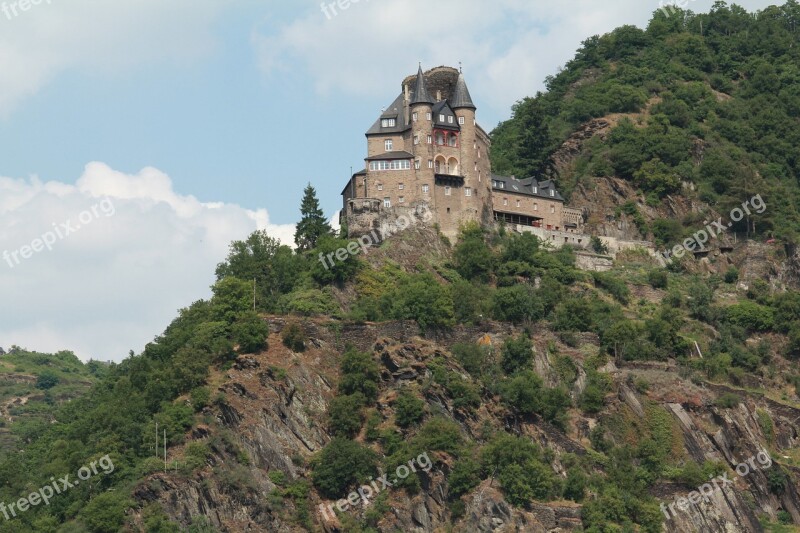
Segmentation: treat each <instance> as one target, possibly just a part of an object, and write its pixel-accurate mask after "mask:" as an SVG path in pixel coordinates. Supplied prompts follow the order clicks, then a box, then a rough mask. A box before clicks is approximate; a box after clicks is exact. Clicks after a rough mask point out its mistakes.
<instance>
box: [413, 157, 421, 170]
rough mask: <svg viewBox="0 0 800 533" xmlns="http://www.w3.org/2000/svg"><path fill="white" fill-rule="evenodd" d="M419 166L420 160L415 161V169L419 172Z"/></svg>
mask: <svg viewBox="0 0 800 533" xmlns="http://www.w3.org/2000/svg"><path fill="white" fill-rule="evenodd" d="M419 165H420V163H419V159H417V160H415V161H414V168H415V169H417V170H419Z"/></svg>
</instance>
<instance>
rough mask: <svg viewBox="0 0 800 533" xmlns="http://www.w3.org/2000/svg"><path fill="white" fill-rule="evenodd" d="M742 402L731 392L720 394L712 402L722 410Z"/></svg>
mask: <svg viewBox="0 0 800 533" xmlns="http://www.w3.org/2000/svg"><path fill="white" fill-rule="evenodd" d="M741 402H742V399H741V398H740V397H739V396H737V395H736V394H733V393H732V392H726V393H724V394H722V395H721V396H720V397H719V398H717V399H716V400H714V404H715V405H717V406H718V407H722V408H723V409H730V408H732V407H736V406H737V405H739V404H740V403H741Z"/></svg>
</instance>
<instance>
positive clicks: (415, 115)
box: [411, 113, 417, 122]
mask: <svg viewBox="0 0 800 533" xmlns="http://www.w3.org/2000/svg"><path fill="white" fill-rule="evenodd" d="M411 120H413V121H414V122H416V121H417V114H416V113H414V114H413V115H411Z"/></svg>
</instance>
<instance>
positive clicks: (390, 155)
mask: <svg viewBox="0 0 800 533" xmlns="http://www.w3.org/2000/svg"><path fill="white" fill-rule="evenodd" d="M391 159H414V154H410V153H408V152H406V151H405V150H398V151H396V152H386V153H384V154H378V155H373V156H372V157H368V158H366V159H365V161H386V160H391Z"/></svg>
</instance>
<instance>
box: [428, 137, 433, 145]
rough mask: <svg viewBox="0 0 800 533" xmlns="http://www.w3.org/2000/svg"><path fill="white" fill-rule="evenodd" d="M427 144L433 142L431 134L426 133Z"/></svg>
mask: <svg viewBox="0 0 800 533" xmlns="http://www.w3.org/2000/svg"><path fill="white" fill-rule="evenodd" d="M428 144H433V136H431V135H428Z"/></svg>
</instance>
